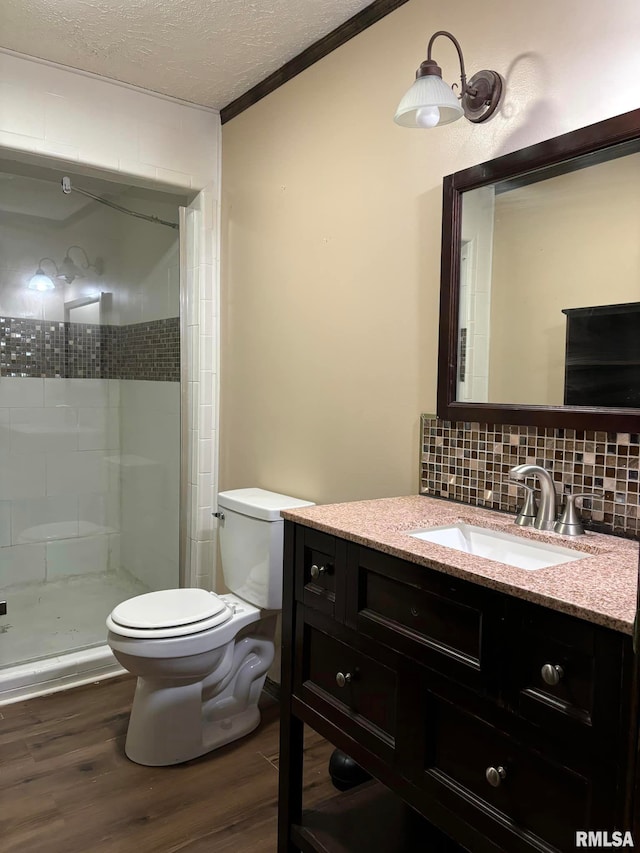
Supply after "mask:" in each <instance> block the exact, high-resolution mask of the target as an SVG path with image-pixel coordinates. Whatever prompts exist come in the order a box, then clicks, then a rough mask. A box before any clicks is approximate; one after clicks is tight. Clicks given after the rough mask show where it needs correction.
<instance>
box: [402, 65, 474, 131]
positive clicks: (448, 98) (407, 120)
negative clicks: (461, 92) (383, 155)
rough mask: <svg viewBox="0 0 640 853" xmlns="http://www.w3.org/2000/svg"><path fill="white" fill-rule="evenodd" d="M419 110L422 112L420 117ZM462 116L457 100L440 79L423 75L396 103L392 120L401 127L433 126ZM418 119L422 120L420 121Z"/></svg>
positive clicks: (447, 122)
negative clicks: (396, 106)
mask: <svg viewBox="0 0 640 853" xmlns="http://www.w3.org/2000/svg"><path fill="white" fill-rule="evenodd" d="M436 110H437V111H438V112H436ZM419 111H423V112H422V114H421V115H420V116H419V115H418V113H419ZM463 115H464V111H463V109H462V107H461V106H460V103H459V101H458V99H457V98H456V96H455V94H454V93H453V90H452V89H451V88H450V87H449V86H447V84H446V83H445V82H444V80H443V79H442V77H438V76H437V75H436V74H427V75H426V76H424V77H418V78H416V81H415V83H414V84H413V86H412V87H411V88H410V89H409V91H408V92H407V94H406V95H405V96H404V98H403V99H402V100H401V101H400V104H399V105H398V109H397V110H396V114H395V116H394V117H393V120H394V121H395V123H396V124H399V125H401V126H402V127H436V126H437V125H440V124H449V123H450V122H452V121H456V120H457V119H459V118H461V117H462V116H463ZM422 117H424V120H422V121H421V120H420V119H421V118H422Z"/></svg>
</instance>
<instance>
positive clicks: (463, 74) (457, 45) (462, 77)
mask: <svg viewBox="0 0 640 853" xmlns="http://www.w3.org/2000/svg"><path fill="white" fill-rule="evenodd" d="M438 36H446V37H447V38H448V39H450V40H451V41H452V42H453V44H454V46H455V49H456V50H457V51H458V59H459V60H460V83H461V84H462V88H461V90H460V97H462V96H463V95H466V94H467V92H469V94H472V95H473V94H475V92H471V91H470V90H469V89H468V88H467V73H466V71H465V70H464V57H463V56H462V48H461V47H460V42H459V41H458V39H457V38H456V37H455V36H454V35H452V34H451V33H449V32H447V30H438V32H436V33H434V34H433V35H432V36H431V38H430V39H429V44H428V45H427V60H431V48H432V46H433V43H434V41H435V40H436V39H437V38H438ZM431 61H433V60H431Z"/></svg>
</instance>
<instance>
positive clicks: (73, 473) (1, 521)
mask: <svg viewBox="0 0 640 853" xmlns="http://www.w3.org/2000/svg"><path fill="white" fill-rule="evenodd" d="M63 176H64V177H65V178H66V179H67V183H66V185H65V191H63V189H62V186H61V178H62V177H63ZM76 186H77V188H78V189H77V191H75V189H74V188H75V187H76ZM69 190H70V191H69ZM187 203H188V199H186V198H183V197H181V196H178V195H174V194H170V193H165V192H160V191H157V190H149V189H142V188H140V187H134V186H127V185H125V184H116V183H112V182H109V181H105V180H102V179H96V178H93V177H92V178H90V177H88V176H82V175H70V174H69V172H60V171H59V170H55V171H54V170H52V169H49V168H47V167H41V166H33V165H29V164H26V163H18V162H9V161H0V600H4V601H6V602H7V613H6V614H5V615H2V616H0V702H2V701H10V700H11V699H14V698H20V697H21V696H23V695H30V694H31V693H33V692H37V688H38V685H41V686H42V685H44V686H45V688H47V686H48V687H52V688H54V689H55V687H57V686H61V685H64V683H65V681H66V682H76V683H77V682H78V681H81V680H83V679H84V680H87V679H88V678H95V677H100V676H102V675H105V674H109V673H111V672H113V671H115V669H116V664H115V661H114V660H113V658H112V657H111V653H110V651H109V649H108V648H107V647H106V646H105V637H106V629H105V619H106V616H107V615H108V613H109V612H110V611H111V609H112V608H113V607H114V606H115V605H116V604H117V603H119V602H120V601H123V600H124V599H126V598H129V597H131V596H133V595H137V594H139V593H143V592H147V591H151V590H157V589H164V588H167V587H175V586H178V585H179V584H180V583H181V581H182V580H183V578H182V577H181V555H182V561H183V562H184V554H185V545H184V541H182V543H181V518H182V524H184V511H185V507H184V505H183V500H182V497H183V495H184V491H185V489H184V485H181V465H182V462H183V460H182V458H181V454H182V453H183V451H182V450H181V357H180V351H181V346H180V344H181V328H182V326H181V304H183V305H184V296H183V297H182V299H181V278H183V276H181V263H182V267H183V268H184V263H185V257H184V254H185V253H184V252H182V253H181V251H180V230H179V228H178V223H179V221H180V209H181V208H183V206H184V205H186V204H187ZM130 214H132V215H130ZM183 219H184V217H183ZM181 513H182V516H181ZM183 532H184V531H183Z"/></svg>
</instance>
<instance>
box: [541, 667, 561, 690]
mask: <svg viewBox="0 0 640 853" xmlns="http://www.w3.org/2000/svg"><path fill="white" fill-rule="evenodd" d="M540 675H541V676H542V680H543V681H544V683H545V684H550V685H551V687H555V686H556V684H558V682H559V681H560V679H561V678H562V677H563V675H564V669H563V668H562V667H561V666H560V665H559V664H552V663H545V665H544V666H543V667H542V669H541V670H540Z"/></svg>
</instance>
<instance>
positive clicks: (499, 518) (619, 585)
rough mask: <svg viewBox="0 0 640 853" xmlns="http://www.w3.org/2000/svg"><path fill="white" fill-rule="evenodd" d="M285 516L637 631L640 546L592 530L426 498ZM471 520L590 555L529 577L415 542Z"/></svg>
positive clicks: (310, 509) (328, 506)
mask: <svg viewBox="0 0 640 853" xmlns="http://www.w3.org/2000/svg"><path fill="white" fill-rule="evenodd" d="M282 515H283V516H284V518H286V519H289V520H290V521H297V522H300V523H301V524H305V525H307V526H308V527H314V528H316V529H317V530H322V531H324V532H325V533H331V534H334V535H336V536H341V537H342V538H344V539H349V540H351V541H352V542H357V543H358V544H360V545H367V546H369V547H371V548H376V549H377V550H379V551H384V552H386V553H387V554H393V555H394V556H395V557H401V558H404V559H406V560H409V561H410V562H412V563H417V564H418V565H421V566H427V567H429V568H431V569H435V570H436V571H439V572H445V573H446V574H449V575H455V576H456V577H460V578H464V579H465V580H468V581H472V582H473V583H477V584H481V585H482V586H487V587H491V588H492V589H497V590H500V591H501V592H506V593H508V594H510V595H514V596H517V597H518V598H523V599H526V600H527V601H532V602H534V603H536V604H543V605H545V606H547V607H550V608H552V609H553V610H560V611H562V612H563V613H569V614H571V615H573V616H579V617H581V618H582V619H587V620H588V621H590V622H595V623H597V624H599V625H605V626H606V627H608V628H613V629H614V630H617V631H622V632H623V633H625V634H631V633H632V632H633V620H634V618H635V613H636V600H637V587H638V543H637V542H634V541H631V540H628V539H621V538H618V537H617V536H607V535H604V534H601V533H591V532H587V533H586V534H585V535H584V536H580V537H575V536H559V535H558V534H555V533H542V532H540V531H537V530H532V529H531V528H522V527H517V526H516V525H514V523H513V521H514V516H512V515H506V514H504V513H499V512H494V511H492V510H487V509H481V508H479V507H474V506H467V505H465V504H459V503H453V502H451V501H446V500H441V499H438V498H429V497H425V496H423V495H410V496H408V497H399V498H382V499H380V500H369V501H354V502H351V503H340V504H323V505H319V506H312V507H305V508H303V509H295V510H285V511H283V512H282ZM456 522H465V523H467V524H475V525H479V526H482V527H488V528H491V529H492V530H496V531H502V532H504V533H512V534H515V535H517V536H522V537H524V538H525V539H534V540H537V541H540V542H549V543H552V544H556V545H563V546H565V547H567V548H572V549H574V550H576V551H584V552H585V553H587V554H588V555H589V556H587V557H585V558H583V559H580V560H574V561H572V562H570V563H565V564H563V565H559V566H551V567H549V568H544V569H536V570H535V571H530V570H526V569H518V568H514V567H513V566H508V565H505V564H504V563H497V562H495V561H494V560H488V559H485V558H483V557H477V556H473V555H471V554H466V553H463V552H461V551H456V550H454V549H452V548H448V547H445V546H443V545H436V544H434V543H432V542H425V541H424V540H420V539H416V538H414V537H412V536H408V535H407V533H408V531H412V530H416V529H421V528H425V527H438V526H441V525H448V524H455V523H456Z"/></svg>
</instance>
